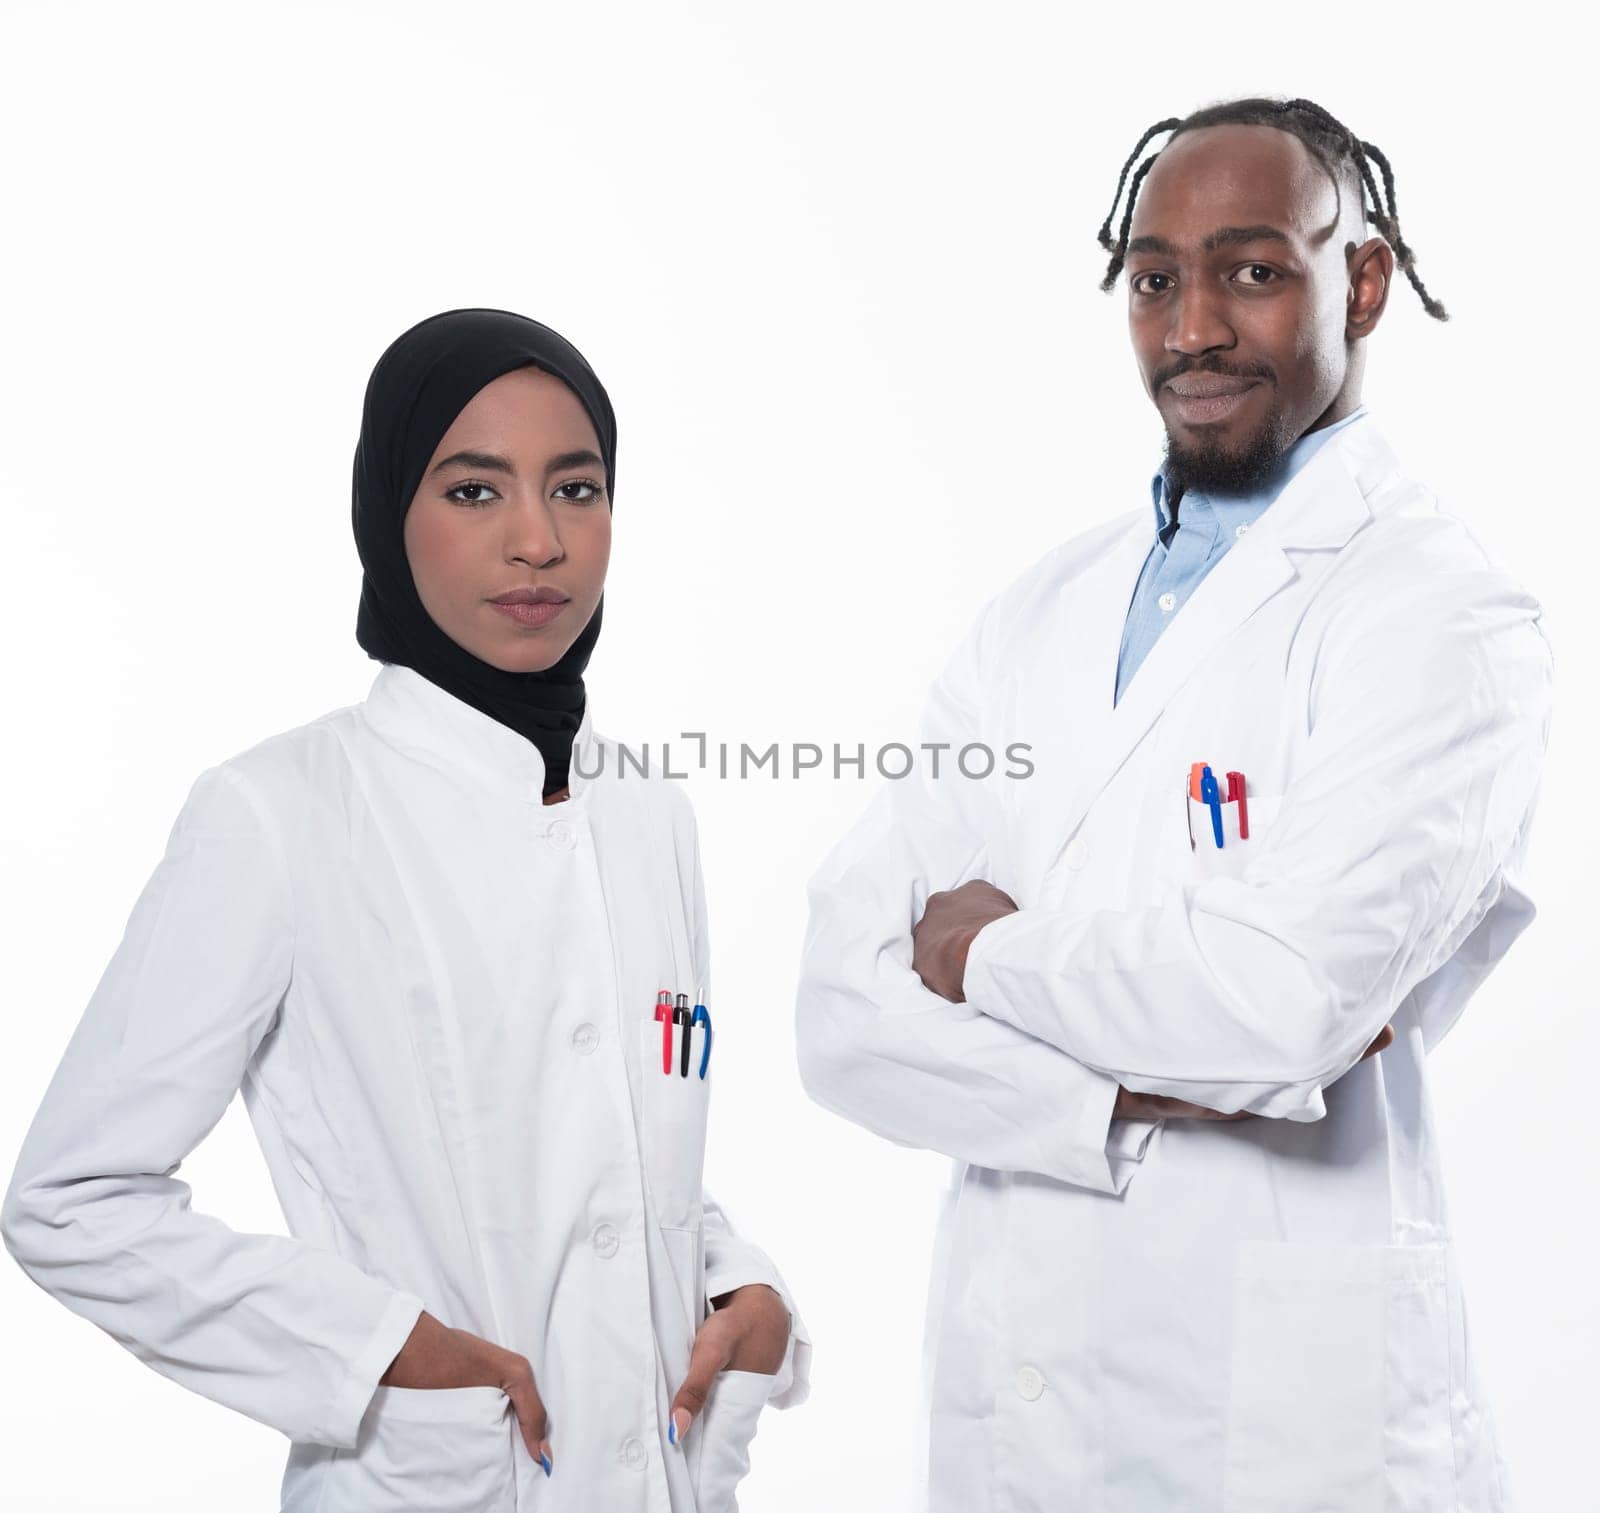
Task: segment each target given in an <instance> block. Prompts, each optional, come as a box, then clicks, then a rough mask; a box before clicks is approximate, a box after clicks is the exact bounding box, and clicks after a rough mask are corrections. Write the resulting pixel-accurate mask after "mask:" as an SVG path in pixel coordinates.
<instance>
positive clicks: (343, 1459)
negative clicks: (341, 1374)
mask: <svg viewBox="0 0 1600 1513" xmlns="http://www.w3.org/2000/svg"><path fill="white" fill-rule="evenodd" d="M519 1444H520V1437H519V1436H518V1435H517V1419H516V1414H515V1413H514V1412H513V1410H512V1407H511V1399H510V1398H509V1397H508V1396H507V1395H506V1393H505V1392H503V1391H502V1390H501V1389H500V1388H499V1387H438V1388H422V1387H388V1386H380V1387H378V1388H377V1389H376V1390H375V1391H374V1393H373V1395H372V1401H371V1403H370V1404H369V1406H368V1408H367V1412H366V1415H365V1416H364V1417H363V1418H362V1420H361V1428H360V1431H359V1433H358V1435H357V1439H356V1446H355V1449H354V1450H339V1451H337V1452H336V1453H335V1455H334V1456H333V1458H332V1459H331V1460H330V1461H328V1462H326V1463H325V1464H324V1465H323V1466H322V1468H321V1470H322V1486H321V1489H320V1490H321V1499H320V1501H313V1502H311V1503H308V1505H307V1506H308V1507H314V1508H315V1509H316V1513H401V1510H402V1509H408V1510H415V1509H418V1508H427V1509H429V1510H430V1513H512V1509H514V1507H515V1505H516V1490H515V1477H516V1470H515V1465H514V1462H513V1459H512V1455H513V1452H514V1450H516V1449H517V1448H518V1445H519ZM523 1453H524V1454H526V1453H527V1452H526V1450H525V1449H524V1450H523ZM288 1490H289V1489H288V1488H286V1489H285V1492H286V1494H287V1493H288ZM290 1505H291V1504H290V1502H289V1499H288V1496H287V1495H286V1497H285V1506H290Z"/></svg>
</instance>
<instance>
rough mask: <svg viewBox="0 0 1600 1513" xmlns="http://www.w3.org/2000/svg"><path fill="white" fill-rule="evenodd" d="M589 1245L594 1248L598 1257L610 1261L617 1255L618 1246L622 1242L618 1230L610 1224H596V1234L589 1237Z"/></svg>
mask: <svg viewBox="0 0 1600 1513" xmlns="http://www.w3.org/2000/svg"><path fill="white" fill-rule="evenodd" d="M589 1243H590V1244H591V1245H592V1246H594V1253H595V1254H596V1255H597V1256H600V1257H602V1258H604V1259H607V1260H609V1259H610V1258H611V1257H612V1256H614V1255H616V1253H617V1246H618V1245H619V1244H620V1243H621V1241H620V1239H619V1238H618V1236H617V1232H616V1230H614V1229H613V1228H612V1227H611V1226H610V1225H609V1224H596V1225H595V1227H594V1233H593V1234H592V1235H590V1236H589Z"/></svg>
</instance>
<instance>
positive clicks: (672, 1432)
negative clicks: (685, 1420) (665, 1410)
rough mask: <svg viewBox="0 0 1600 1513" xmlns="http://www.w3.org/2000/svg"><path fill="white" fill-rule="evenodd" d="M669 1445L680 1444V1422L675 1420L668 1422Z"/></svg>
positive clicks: (671, 1419)
mask: <svg viewBox="0 0 1600 1513" xmlns="http://www.w3.org/2000/svg"><path fill="white" fill-rule="evenodd" d="M667 1443H668V1444H669V1445H675V1444H677V1443H678V1421H677V1419H675V1418H669V1419H668V1420H667Z"/></svg>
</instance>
